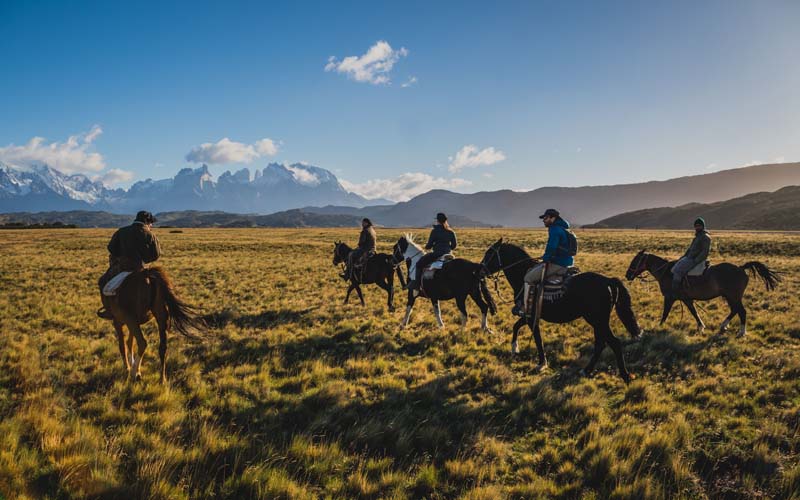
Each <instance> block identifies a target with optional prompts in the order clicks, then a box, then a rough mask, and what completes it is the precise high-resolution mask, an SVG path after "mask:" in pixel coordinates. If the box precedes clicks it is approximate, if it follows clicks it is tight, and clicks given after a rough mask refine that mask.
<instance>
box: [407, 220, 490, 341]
mask: <svg viewBox="0 0 800 500" xmlns="http://www.w3.org/2000/svg"><path fill="white" fill-rule="evenodd" d="M424 254H425V250H424V249H423V248H422V247H420V246H419V245H418V244H417V243H415V242H414V236H413V235H412V234H405V235H404V236H401V237H400V239H399V240H397V243H395V245H394V247H393V251H392V255H393V257H394V259H395V260H396V261H397V262H402V261H403V260H405V261H406V264H407V265H408V273H409V276H413V274H412V273H414V269H415V268H416V264H417V262H418V261H419V259H420V258H421V257H422V256H423V255H424ZM481 270H482V268H481V266H480V265H479V264H476V263H474V262H470V261H469V260H467V259H453V260H451V261H448V262H446V263H445V264H444V266H443V267H442V269H440V270H438V271H436V274H435V275H434V276H433V278H431V279H425V278H424V277H423V278H422V283H421V287H420V296H422V297H426V298H428V299H429V300H430V301H431V304H432V305H433V312H434V314H435V316H436V322H437V323H438V325H439V327H440V328H444V321H442V311H441V309H440V308H439V301H440V300H451V299H455V300H456V305H457V306H458V310H459V311H460V312H461V329H462V330H464V328H466V326H467V318H468V317H469V316H468V315H467V297H468V296H469V297H472V300H473V301H475V303H476V304H477V305H478V307H479V308H480V310H481V330H483V331H484V332H485V333H493V332H492V330H491V329H490V328H489V325H488V318H487V312H491V313H492V314H496V313H497V306H496V305H495V303H494V299H493V298H492V294H491V293H490V292H489V288H488V287H487V286H486V279H485V278H484V277H483V276H482V275H481ZM415 301H416V297H415V296H414V293H413V290H411V288H409V290H408V302H407V304H406V315H405V317H404V318H403V321H402V323H401V324H400V329H401V330H402V329H404V328H405V327H406V325H408V320H409V319H410V317H411V310H412V309H413V308H414V302H415Z"/></svg>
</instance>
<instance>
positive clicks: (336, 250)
mask: <svg viewBox="0 0 800 500" xmlns="http://www.w3.org/2000/svg"><path fill="white" fill-rule="evenodd" d="M343 244H344V243H342V242H341V241H339V240H337V241H334V242H333V265H334V266H336V265H339V264H340V263H342V262H344V260H345V258H346V256H345V255H342V253H344V252H342V250H343V247H342V245H343Z"/></svg>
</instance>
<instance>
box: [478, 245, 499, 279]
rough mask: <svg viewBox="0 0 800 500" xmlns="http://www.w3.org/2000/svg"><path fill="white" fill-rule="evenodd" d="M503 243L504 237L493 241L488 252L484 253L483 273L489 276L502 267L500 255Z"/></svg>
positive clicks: (482, 261) (482, 260)
mask: <svg viewBox="0 0 800 500" xmlns="http://www.w3.org/2000/svg"><path fill="white" fill-rule="evenodd" d="M502 245H503V238H500V239H499V240H497V241H495V242H494V243H492V245H491V246H490V247H489V249H488V250H486V253H485V254H483V259H481V274H482V275H483V276H487V275H490V274H494V273H496V272H497V271H499V270H500V269H501V268H502V267H503V264H502V259H501V257H500V248H501V247H502Z"/></svg>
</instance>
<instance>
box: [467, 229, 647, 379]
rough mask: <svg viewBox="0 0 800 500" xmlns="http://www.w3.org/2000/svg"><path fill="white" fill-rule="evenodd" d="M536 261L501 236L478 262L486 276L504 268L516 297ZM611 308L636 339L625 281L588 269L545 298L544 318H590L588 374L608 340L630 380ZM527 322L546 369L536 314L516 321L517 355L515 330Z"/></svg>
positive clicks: (541, 365)
mask: <svg viewBox="0 0 800 500" xmlns="http://www.w3.org/2000/svg"><path fill="white" fill-rule="evenodd" d="M536 263H538V259H535V258H533V257H531V256H530V255H528V253H527V252H526V251H525V250H524V249H522V248H521V247H518V246H516V245H513V244H511V243H505V242H503V238H500V239H499V240H497V241H496V242H494V243H493V244H492V245H491V246H490V247H489V249H488V250H486V253H485V254H484V256H483V259H482V260H481V264H480V265H481V266H482V267H483V269H484V273H485V274H486V275H487V276H492V275H495V274H497V273H499V272H501V271H502V272H503V274H505V277H506V279H507V280H508V283H509V285H511V288H512V289H513V290H514V297H515V298H517V297H520V296H521V294H522V293H523V289H524V278H525V273H526V272H527V271H528V269H530V268H531V267H532V266H533V265H535V264H536ZM612 309H614V310H616V313H617V317H619V319H620V320H621V321H622V324H623V325H624V326H625V329H626V330H627V331H628V333H630V334H631V336H632V337H633V338H638V337H639V335H640V334H641V329H640V328H639V324H638V322H637V321H636V315H635V314H634V312H633V309H632V308H631V296H630V294H629V293H628V289H627V288H625V285H624V284H623V283H622V281H620V280H619V279H617V278H608V277H606V276H603V275H601V274H598V273H592V272H585V273H580V274H577V275H575V276H572V277H571V278H569V282H568V284H567V288H566V291H565V293H564V296H563V297H562V298H561V299H559V300H557V301H554V302H548V301H545V302H544V303H543V304H542V312H541V319H542V320H543V321H547V322H548V323H570V322H572V321H575V320H576V319H578V318H583V319H584V320H586V322H587V323H589V325H590V326H591V327H592V328H593V329H594V353H593V354H592V357H591V359H590V360H589V364H588V365H587V366H586V368H584V370H583V371H584V374H585V375H589V374H590V373H591V372H592V371H593V370H594V367H595V365H596V364H597V362H598V361H599V359H600V353H602V352H603V349H605V346H606V345H608V346H610V347H611V349H612V350H613V351H614V355H615V356H616V358H617V367H618V369H619V375H620V377H622V379H623V380H624V381H625V382H626V383H628V382H630V380H631V375H630V374H629V373H628V370H627V369H626V367H625V358H624V356H623V353H622V343H621V342H620V340H619V339H618V338H617V337H616V336H615V335H614V332H612V331H611V326H610V325H609V320H610V318H611V310H612ZM525 324H527V325H528V327H529V328H530V329H531V330H532V331H533V337H534V339H535V340H536V349H537V351H538V355H539V362H538V365H537V367H536V369H537V371H543V370H545V369H546V368H547V358H546V356H545V353H544V346H543V344H542V336H541V333H540V331H539V325H538V324H537V325H535V326H534V325H533V318H531V317H528V318H520V319H519V320H518V321H517V322H516V324H515V325H514V335H513V337H512V339H511V351H512V353H514V354H516V353H518V352H519V345H518V344H517V334H518V332H519V329H520V328H522V326H523V325H525Z"/></svg>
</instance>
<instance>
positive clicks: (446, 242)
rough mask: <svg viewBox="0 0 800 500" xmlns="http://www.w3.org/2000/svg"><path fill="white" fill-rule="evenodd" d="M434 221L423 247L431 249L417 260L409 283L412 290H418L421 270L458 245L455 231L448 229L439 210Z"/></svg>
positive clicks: (448, 226) (445, 219) (443, 215)
mask: <svg viewBox="0 0 800 500" xmlns="http://www.w3.org/2000/svg"><path fill="white" fill-rule="evenodd" d="M436 222H437V223H436V224H434V226H433V229H431V235H430V236H429V237H428V244H427V245H425V249H426V250H431V252H429V253H426V254H425V255H423V256H422V257H420V259H419V260H418V261H417V266H416V269H415V270H414V271H415V272H414V278H413V279H412V281H411V283H409V288H411V289H412V290H416V291H418V290H419V286H420V282H421V279H422V271H423V270H424V269H425V268H426V267H427V266H429V265H430V264H432V263H434V262H436V259H438V258H439V257H441V256H442V255H446V254H448V253H450V252H452V251H453V250H455V249H456V247H457V246H458V240H457V239H456V233H455V231H453V230H452V229H450V225H449V224H448V223H447V216H446V215H445V214H443V213H441V212H440V213H438V214H436Z"/></svg>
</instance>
